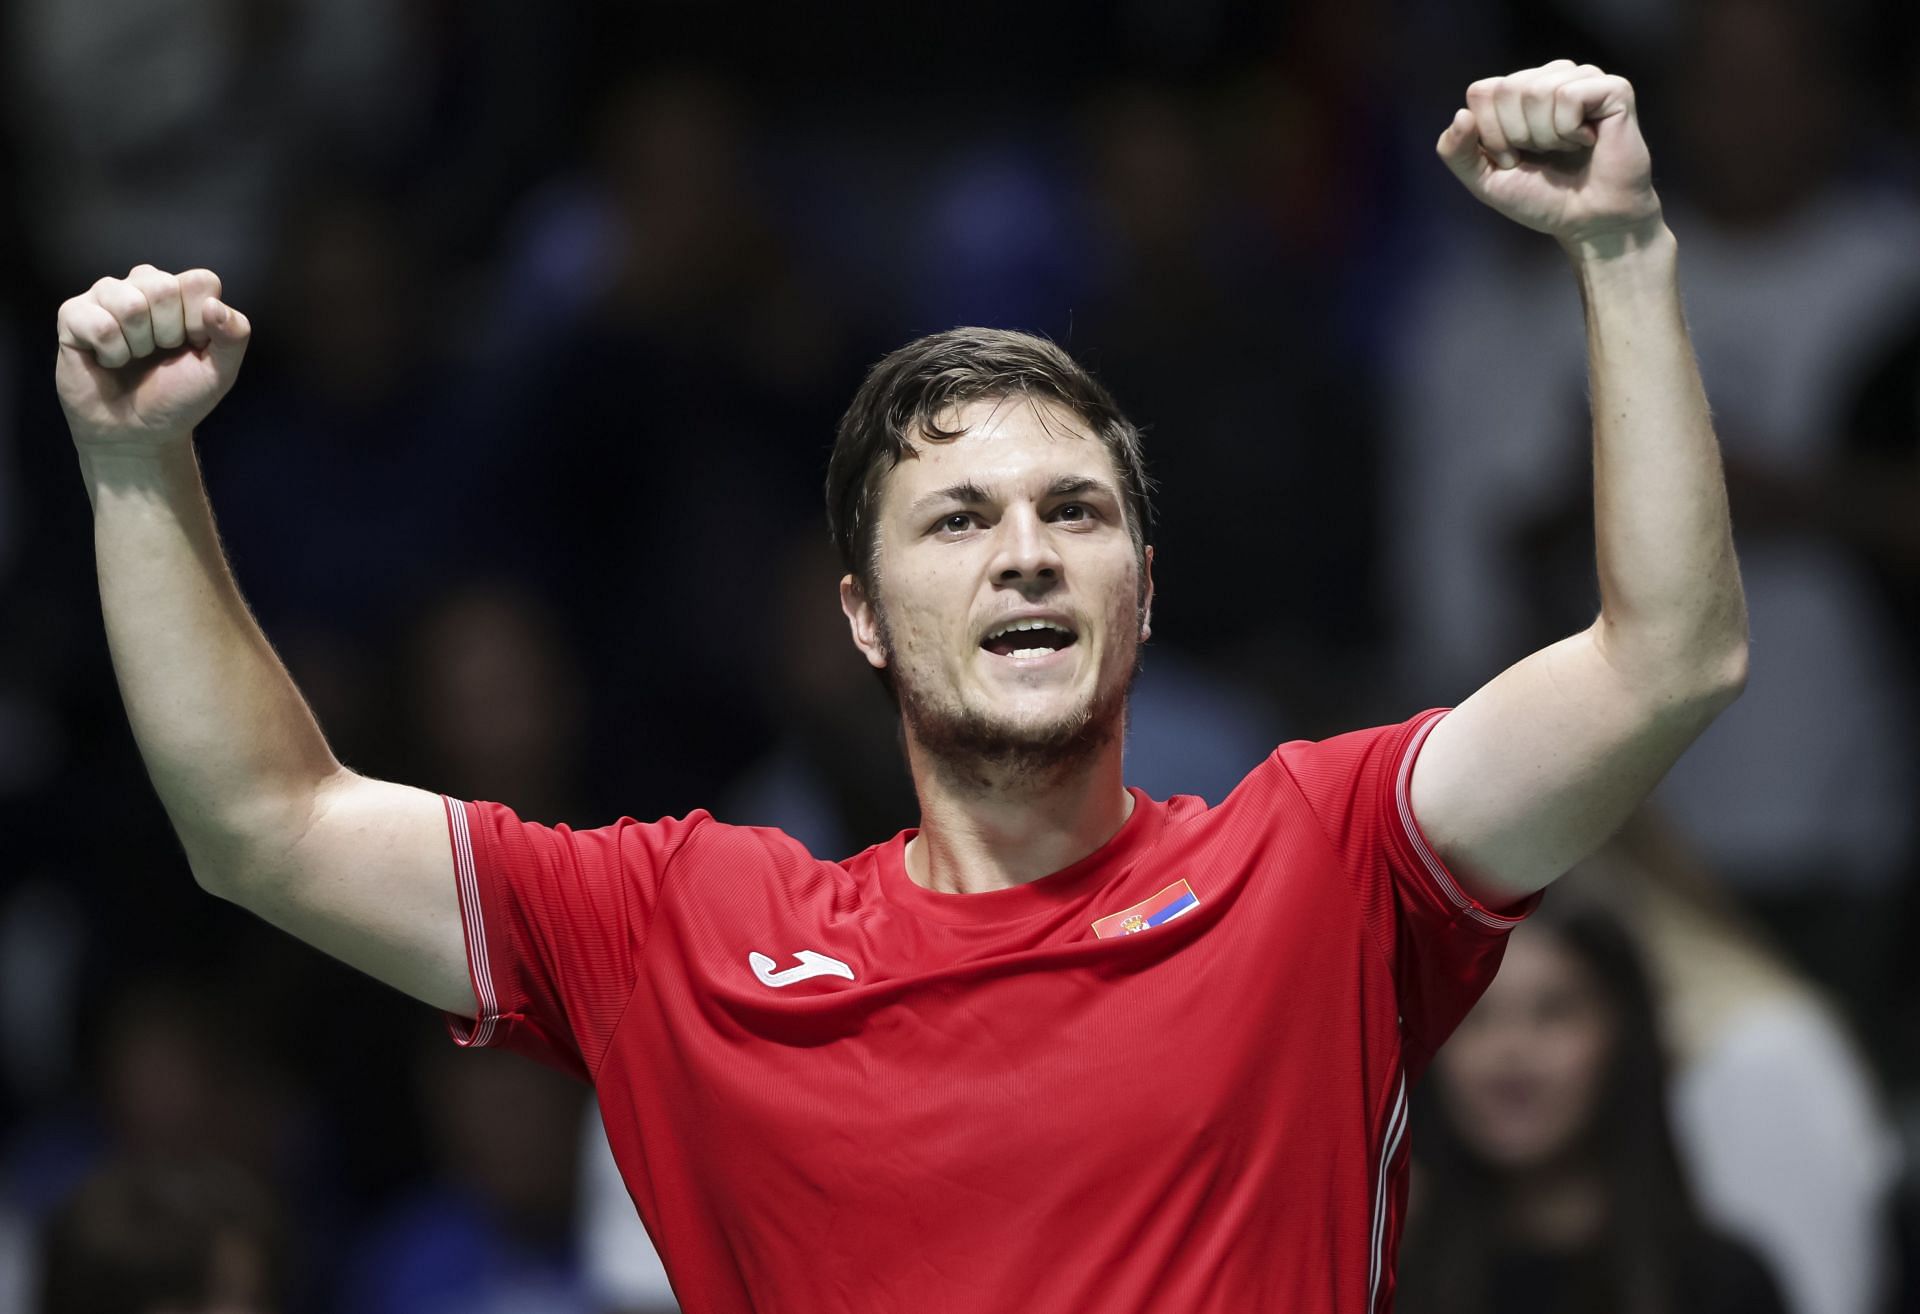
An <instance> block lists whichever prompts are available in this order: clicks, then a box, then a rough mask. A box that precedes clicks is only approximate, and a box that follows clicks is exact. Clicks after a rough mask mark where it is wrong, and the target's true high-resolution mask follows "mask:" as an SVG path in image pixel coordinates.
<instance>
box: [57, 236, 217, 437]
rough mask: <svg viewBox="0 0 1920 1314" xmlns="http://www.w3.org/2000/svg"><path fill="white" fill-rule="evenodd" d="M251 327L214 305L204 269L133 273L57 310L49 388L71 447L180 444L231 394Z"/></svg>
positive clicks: (212, 277)
mask: <svg viewBox="0 0 1920 1314" xmlns="http://www.w3.org/2000/svg"><path fill="white" fill-rule="evenodd" d="M252 332H253V326H252V325H251V324H249V323H248V322H247V317H246V316H245V315H243V314H241V313H240V312H239V311H237V310H235V309H233V308H232V307H231V306H228V305H227V304H226V303H225V302H223V301H221V300H220V279H219V276H218V275H216V274H215V273H213V271H211V270H208V269H189V270H187V271H186V272H185V273H183V274H169V273H166V272H164V271H163V270H159V269H155V268H154V267H153V266H152V265H135V266H134V267H133V269H132V270H130V271H129V272H128V274H127V276H126V277H125V278H103V279H101V280H100V281H99V282H98V283H95V284H94V285H93V286H92V287H91V288H89V289H88V290H87V291H86V292H85V293H83V294H81V295H80V296H77V297H71V298H69V299H68V300H67V301H65V302H63V303H62V304H61V306H60V357H59V360H58V361H56V362H55V365H54V371H53V376H54V383H55V385H56V386H57V387H58V389H59V391H60V407H61V409H62V410H64V411H65V412H66V413H67V426H68V427H69V428H70V429H72V430H73V440H74V441H75V442H76V443H85V444H88V445H90V446H96V447H97V446H114V447H122V446H127V447H152V446H155V445H156V444H159V443H164V442H166V441H168V440H178V441H181V442H184V441H186V440H188V439H189V438H191V436H192V434H193V430H194V426H196V425H198V424H199V423H200V421H202V420H204V419H206V418H207V414H208V412H210V411H212V410H213V408H214V406H215V404H217V403H218V402H219V400H220V399H221V398H222V397H224V396H226V395H227V389H228V388H231V387H232V386H233V380H234V378H235V376H236V375H238V374H239V372H240V358H241V357H242V356H244V355H245V354H246V351H247V339H248V337H249V335H251V334H252Z"/></svg>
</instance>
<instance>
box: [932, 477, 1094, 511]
mask: <svg viewBox="0 0 1920 1314" xmlns="http://www.w3.org/2000/svg"><path fill="white" fill-rule="evenodd" d="M1079 493H1094V494H1096V495H1099V496H1103V497H1107V498H1111V499H1112V500H1113V501H1115V502H1118V501H1119V500H1120V499H1119V495H1118V494H1117V493H1115V492H1114V490H1113V486H1112V485H1111V484H1109V483H1107V482H1106V480H1104V479H1094V478H1092V477H1091V476H1088V475H1061V476H1060V477H1059V478H1058V479H1056V480H1054V481H1053V482H1052V483H1051V484H1048V485H1047V491H1046V494H1045V496H1046V497H1047V498H1049V499H1051V498H1056V497H1073V496H1074V495H1076V494H1079ZM991 501H993V495H992V494H990V493H989V492H987V490H986V489H984V488H982V487H981V486H980V485H979V484H976V483H973V482H972V481H968V482H966V483H963V484H950V485H948V486H947V487H945V488H937V489H935V490H934V491H933V492H931V493H925V494H922V495H921V496H920V497H918V498H916V499H914V503H913V505H912V506H910V507H908V508H907V512H908V514H909V515H915V516H917V515H920V514H921V513H922V512H925V511H929V510H932V509H933V508H934V507H936V506H940V505H943V504H946V503H958V504H960V505H961V506H978V505H980V504H981V503H982V502H991Z"/></svg>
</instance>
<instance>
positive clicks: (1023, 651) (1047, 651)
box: [1007, 648, 1058, 657]
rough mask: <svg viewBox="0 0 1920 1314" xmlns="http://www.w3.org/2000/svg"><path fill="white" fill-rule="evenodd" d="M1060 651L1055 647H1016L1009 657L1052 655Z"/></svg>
mask: <svg viewBox="0 0 1920 1314" xmlns="http://www.w3.org/2000/svg"><path fill="white" fill-rule="evenodd" d="M1056 651H1058V650H1057V649H1054V648H1015V649H1014V650H1013V651H1012V652H1010V653H1008V654H1007V655H1008V656H1009V657H1051V656H1053V654H1054V653H1055V652H1056Z"/></svg>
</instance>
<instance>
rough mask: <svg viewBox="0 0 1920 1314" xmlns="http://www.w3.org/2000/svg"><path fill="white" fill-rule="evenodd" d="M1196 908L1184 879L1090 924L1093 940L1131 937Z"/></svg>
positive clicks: (1195, 899) (1196, 900) (1196, 897)
mask: <svg viewBox="0 0 1920 1314" xmlns="http://www.w3.org/2000/svg"><path fill="white" fill-rule="evenodd" d="M1199 906H1200V896H1199V895H1197V894H1195V893H1194V892H1193V887H1192V886H1191V885H1189V884H1187V883H1186V882H1185V881H1184V880H1179V881H1175V882H1174V883H1173V884H1171V885H1169V886H1167V888H1166V889H1164V890H1162V891H1160V893H1158V894H1156V895H1154V896H1153V897H1152V898H1151V899H1146V900H1143V901H1141V902H1140V903H1136V904H1134V905H1133V907H1131V908H1122V909H1121V910H1120V911H1119V912H1117V913H1108V914H1107V915H1106V916H1105V917H1102V918H1101V919H1100V920H1099V921H1097V922H1095V923H1094V924H1093V934H1094V938H1095V939H1098V940H1111V939H1113V938H1114V937H1115V936H1119V935H1132V934H1134V933H1135V932H1137V931H1144V930H1147V929H1149V928H1150V927H1155V926H1158V925H1160V924H1161V923H1162V922H1170V921H1172V920H1173V919H1174V918H1176V917H1178V916H1180V915H1181V914H1182V913H1190V912H1192V911H1193V910H1194V909H1195V908H1198V907H1199Z"/></svg>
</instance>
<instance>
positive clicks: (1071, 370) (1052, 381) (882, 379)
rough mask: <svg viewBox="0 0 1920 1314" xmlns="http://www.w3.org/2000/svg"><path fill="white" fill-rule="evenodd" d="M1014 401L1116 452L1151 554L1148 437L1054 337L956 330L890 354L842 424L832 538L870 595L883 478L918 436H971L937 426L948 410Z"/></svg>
mask: <svg viewBox="0 0 1920 1314" xmlns="http://www.w3.org/2000/svg"><path fill="white" fill-rule="evenodd" d="M1014 396H1024V397H1027V398H1030V399H1031V398H1045V399H1047V400H1051V401H1055V402H1058V403H1060V404H1061V405H1063V406H1065V407H1066V408H1067V409H1068V410H1070V411H1072V412H1073V413H1074V414H1075V415H1077V416H1079V417H1080V418H1081V419H1082V420H1084V421H1085V422H1086V423H1087V424H1088V425H1089V426H1090V427H1091V428H1092V429H1093V432H1094V436H1095V437H1097V438H1099V439H1100V441H1101V442H1103V443H1105V444H1106V445H1107V450H1108V451H1109V452H1111V453H1112V454H1113V463H1114V465H1115V466H1116V467H1118V469H1119V471H1120V480H1121V483H1122V485H1123V487H1122V490H1121V491H1122V494H1123V496H1124V498H1125V500H1126V508H1127V530H1128V532H1129V533H1131V534H1132V536H1133V546H1134V551H1135V553H1136V554H1138V553H1142V552H1144V551H1145V546H1146V534H1147V529H1148V526H1149V524H1150V517H1151V515H1152V502H1151V500H1150V498H1151V495H1152V492H1153V484H1152V481H1151V480H1149V479H1148V477H1147V471H1146V461H1145V458H1144V457H1143V456H1142V454H1141V450H1140V431H1139V429H1137V428H1135V427H1134V425H1133V423H1132V422H1131V421H1130V420H1128V419H1127V417H1126V416H1125V415H1122V414H1121V413H1120V407H1119V406H1118V405H1117V404H1116V403H1115V402H1114V400H1113V396H1112V394H1111V393H1109V392H1108V391H1107V390H1106V388H1105V387H1104V386H1103V385H1102V384H1101V383H1100V381H1099V380H1098V379H1096V378H1094V377H1093V375H1092V374H1091V373H1089V372H1088V371H1087V370H1086V369H1085V368H1084V367H1082V366H1081V365H1080V364H1079V362H1077V361H1075V360H1074V359H1073V357H1071V356H1069V355H1067V353H1066V352H1065V351H1062V350H1061V349H1060V348H1059V347H1058V346H1056V345H1055V344H1054V343H1052V342H1049V341H1048V340H1047V339H1045V338H1042V337H1036V336H1034V335H1033V334H1031V333H1019V332H1015V331H1014V330H1012V329H993V328H955V329H948V330H947V331H946V332H944V333H934V334H930V335H929V336H927V337H924V338H918V339H916V340H914V341H912V342H909V343H908V344H907V345H906V346H904V347H901V348H899V349H898V350H896V351H892V352H889V353H888V354H887V355H886V356H885V357H884V358H883V359H882V360H881V361H880V363H879V364H877V365H875V366H874V367H873V369H872V370H870V371H868V373H867V377H866V381H865V382H864V383H862V384H861V385H860V390H859V391H858V392H856V393H855V394H854V396H853V403H852V404H851V405H850V406H848V407H847V413H846V414H845V415H844V416H842V417H841V419H840V427H839V430H838V432H837V434H836V435H835V438H834V444H833V459H832V461H831V462H829V464H828V466H827V529H828V532H829V533H831V534H832V535H833V542H834V546H835V547H837V548H838V549H839V550H840V557H841V560H842V561H844V562H845V563H846V568H847V571H848V572H849V573H850V574H852V575H853V577H854V578H855V579H856V580H858V581H859V582H860V584H861V587H863V588H868V589H871V586H872V584H873V565H874V529H875V526H874V505H875V503H876V502H878V501H879V497H880V480H881V477H882V476H884V475H885V474H886V473H887V472H888V471H890V470H892V469H893V468H894V467H895V466H897V465H899V464H900V462H902V461H904V460H907V459H909V458H910V457H912V456H913V454H914V451H913V442H912V439H913V438H914V437H920V438H924V439H927V440H929V441H933V442H945V441H950V440H952V439H954V438H958V437H959V436H960V434H961V433H962V432H963V431H962V430H959V429H942V428H940V427H939V425H938V423H937V420H938V417H939V416H940V415H941V414H942V413H943V412H945V411H946V410H947V409H948V408H950V407H955V406H960V405H964V404H965V403H967V402H970V401H975V400H978V399H981V398H996V397H1014Z"/></svg>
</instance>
